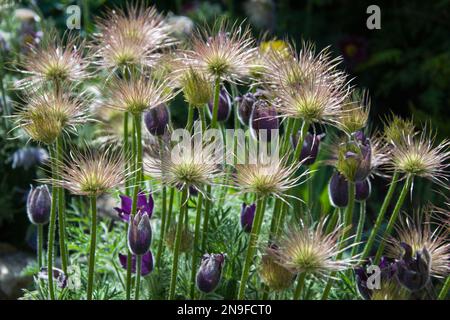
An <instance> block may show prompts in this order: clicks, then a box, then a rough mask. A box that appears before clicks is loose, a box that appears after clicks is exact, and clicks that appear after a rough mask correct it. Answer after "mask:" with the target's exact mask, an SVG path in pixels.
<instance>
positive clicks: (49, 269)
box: [47, 146, 58, 300]
mask: <svg viewBox="0 0 450 320" xmlns="http://www.w3.org/2000/svg"><path fill="white" fill-rule="evenodd" d="M49 150H50V154H51V157H52V159H56V146H50V148H49ZM52 176H53V178H54V179H55V178H56V177H57V176H56V165H55V164H54V162H53V161H52ZM57 190H58V188H57V187H56V186H55V185H53V186H52V206H51V209H50V222H49V227H48V245H47V273H48V293H49V297H50V300H54V299H55V292H54V288H53V250H54V246H53V243H54V241H55V224H56V206H57V202H58V192H57Z"/></svg>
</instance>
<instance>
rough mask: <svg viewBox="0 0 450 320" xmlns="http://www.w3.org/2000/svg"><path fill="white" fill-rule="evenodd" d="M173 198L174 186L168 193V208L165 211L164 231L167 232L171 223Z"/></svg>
mask: <svg viewBox="0 0 450 320" xmlns="http://www.w3.org/2000/svg"><path fill="white" fill-rule="evenodd" d="M174 198H175V188H171V189H170V195H169V210H168V212H167V222H166V231H165V233H167V232H169V228H170V226H171V225H172V213H173V199H174Z"/></svg>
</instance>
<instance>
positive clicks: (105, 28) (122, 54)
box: [95, 3, 175, 73]
mask: <svg viewBox="0 0 450 320" xmlns="http://www.w3.org/2000/svg"><path fill="white" fill-rule="evenodd" d="M97 28H98V30H99V32H98V33H97V34H96V35H95V36H96V39H95V50H96V53H95V56H96V64H97V65H99V66H100V67H102V68H105V69H107V70H108V71H110V72H112V73H114V72H115V71H117V70H120V71H123V70H131V69H134V68H138V69H140V68H147V67H152V66H154V65H155V64H156V62H157V60H158V58H159V57H160V56H161V53H160V51H161V50H162V49H164V48H167V47H170V46H172V45H174V44H175V40H174V39H173V38H172V37H171V36H170V28H169V26H168V25H167V24H166V22H165V21H164V17H163V16H162V15H160V14H159V13H158V12H157V10H156V9H155V7H149V8H145V7H144V5H139V4H138V3H135V4H127V6H126V8H125V9H118V10H111V11H109V12H108V14H107V15H106V16H105V17H104V18H102V19H99V20H98V22H97Z"/></svg>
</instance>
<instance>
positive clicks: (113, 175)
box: [45, 149, 128, 196]
mask: <svg viewBox="0 0 450 320" xmlns="http://www.w3.org/2000/svg"><path fill="white" fill-rule="evenodd" d="M53 161H54V162H55V164H56V165H57V167H58V172H59V178H57V179H53V180H52V179H47V180H45V181H47V182H48V183H52V184H54V185H56V186H60V187H63V188H65V189H67V190H69V191H70V192H71V193H73V194H76V195H86V196H99V195H101V194H103V193H107V192H109V191H110V190H112V189H114V188H118V187H119V186H121V185H122V184H123V183H124V181H125V179H126V177H127V175H128V174H127V173H125V170H124V167H125V166H124V159H123V157H122V155H121V153H120V152H116V151H112V149H106V150H104V151H99V150H92V149H88V150H86V151H75V152H70V154H69V155H68V156H67V157H66V158H65V159H64V160H63V161H62V162H61V161H58V160H55V159H53Z"/></svg>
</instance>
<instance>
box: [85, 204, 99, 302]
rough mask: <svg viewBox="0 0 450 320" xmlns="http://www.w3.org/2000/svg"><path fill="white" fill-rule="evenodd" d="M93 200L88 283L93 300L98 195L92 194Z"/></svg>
mask: <svg viewBox="0 0 450 320" xmlns="http://www.w3.org/2000/svg"><path fill="white" fill-rule="evenodd" d="M90 200H91V215H92V221H91V243H90V245H89V271H88V285H87V299H88V300H92V292H93V286H94V269H95V247H96V243H97V197H96V196H94V195H92V196H91V197H90Z"/></svg>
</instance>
